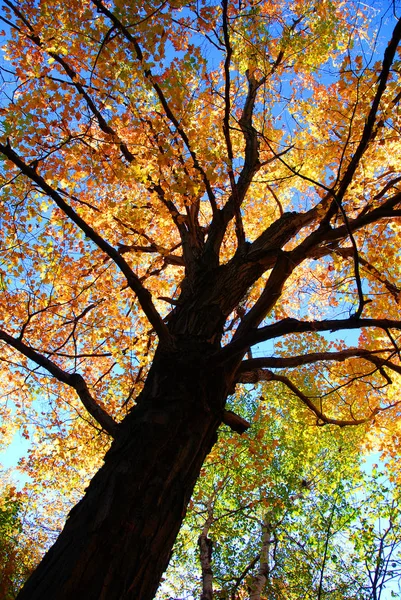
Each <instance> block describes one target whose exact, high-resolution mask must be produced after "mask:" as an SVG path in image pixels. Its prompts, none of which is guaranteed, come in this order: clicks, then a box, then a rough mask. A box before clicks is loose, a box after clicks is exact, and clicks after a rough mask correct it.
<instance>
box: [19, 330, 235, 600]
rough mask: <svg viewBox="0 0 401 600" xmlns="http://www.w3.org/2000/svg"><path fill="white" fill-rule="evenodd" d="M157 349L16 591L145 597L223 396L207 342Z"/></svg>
mask: <svg viewBox="0 0 401 600" xmlns="http://www.w3.org/2000/svg"><path fill="white" fill-rule="evenodd" d="M179 346H180V347H179V348H176V349H175V350H174V351H172V350H169V351H168V352H167V351H163V350H161V349H160V348H159V349H158V351H157V352H156V356H155V359H154V362H153V366H152V368H151V370H150V373H149V376H148V379H147V382H146V385H145V388H144V390H143V392H142V393H141V395H140V396H139V398H138V403H137V405H136V406H135V407H134V409H133V410H132V411H131V412H130V414H129V415H128V416H127V417H126V418H125V420H124V421H123V423H122V424H121V426H120V431H119V435H118V436H117V438H116V439H115V440H114V442H113V444H112V447H111V449H110V450H109V451H108V453H107V454H106V457H105V462H104V465H103V467H102V468H101V469H100V470H99V472H98V473H97V474H96V475H95V477H94V478H93V480H92V481H91V483H90V485H89V487H88V489H87V491H86V494H85V496H84V498H83V499H82V500H81V501H80V502H79V503H78V504H77V506H76V507H74V508H73V510H72V511H71V513H70V515H69V517H68V519H67V522H66V525H65V527H64V529H63V531H62V533H61V534H60V536H59V538H58V540H57V541H56V543H55V544H54V546H53V547H52V548H51V549H50V550H49V552H48V553H47V554H46V556H45V557H44V559H43V561H42V562H41V564H40V565H39V567H38V569H37V570H36V571H35V572H34V573H33V575H32V576H31V578H30V579H29V580H28V582H27V583H26V585H25V586H24V588H23V590H22V591H21V592H20V594H19V595H18V600H28V599H29V600H44V599H45V598H46V599H47V598H48V599H51V600H71V599H72V598H74V600H80V599H82V600H84V599H85V600H117V599H118V600H129V599H131V600H151V599H152V598H153V597H154V595H155V593H156V590H157V587H158V584H159V581H160V578H161V576H162V573H163V571H164V570H165V569H166V567H167V565H168V561H169V558H170V554H171V548H172V546H173V543H174V540H175V538H176V535H177V533H178V531H179V528H180V525H181V522H182V520H183V517H184V515H185V512H186V507H187V504H188V502H189V499H190V496H191V494H192V491H193V488H194V485H195V482H196V480H197V478H198V476H199V472H200V469H201V466H202V463H203V461H204V459H205V457H206V455H207V454H208V453H209V451H210V449H211V448H212V446H213V444H214V443H215V441H216V439H217V435H216V431H217V428H218V426H219V424H220V422H221V415H222V410H223V406H224V403H225V399H226V397H227V384H226V382H225V377H224V373H223V372H222V371H217V370H216V371H211V370H210V367H209V366H208V364H207V358H208V356H210V354H211V353H212V352H213V351H214V350H215V347H212V345H210V344H207V343H205V342H204V343H201V342H198V341H195V342H194V341H192V342H190V343H189V342H186V344H183V343H182V342H180V344H179Z"/></svg>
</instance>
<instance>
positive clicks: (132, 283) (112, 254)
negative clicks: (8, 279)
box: [0, 144, 170, 343]
mask: <svg viewBox="0 0 401 600" xmlns="http://www.w3.org/2000/svg"><path fill="white" fill-rule="evenodd" d="M0 152H2V153H3V154H4V156H6V157H7V158H8V159H9V160H10V161H11V162H12V163H13V164H14V165H15V166H16V167H18V169H20V171H21V172H22V173H23V174H24V175H26V176H27V177H29V179H31V181H33V182H34V183H36V184H37V185H38V186H39V187H40V188H41V190H42V191H43V192H44V193H45V194H46V195H47V196H49V197H50V198H51V199H52V200H53V201H54V202H55V203H56V205H57V206H58V207H59V208H60V209H61V210H62V211H63V212H64V213H65V214H66V215H67V216H68V217H69V218H70V219H71V221H73V222H74V223H75V224H76V225H77V226H78V227H79V229H81V231H83V232H84V234H85V235H86V236H87V237H88V238H89V239H91V240H92V241H93V242H94V243H95V244H96V245H97V246H98V247H99V248H100V249H101V250H103V252H104V253H105V254H106V255H107V256H109V258H111V259H112V260H113V261H114V263H115V264H116V265H117V266H118V267H119V269H120V270H121V272H122V273H123V274H124V276H125V278H126V280H127V283H128V286H129V287H130V288H131V289H132V290H133V291H134V292H135V294H136V295H137V297H138V301H139V304H140V305H141V307H142V310H143V312H144V313H145V315H146V316H147V318H148V320H149V322H150V323H151V325H152V326H153V327H154V329H155V331H156V333H157V334H158V336H159V339H160V341H163V342H165V343H169V342H170V334H169V333H168V330H167V327H166V325H165V324H164V323H163V320H162V319H161V317H160V315H159V313H158V312H157V310H156V308H155V306H154V304H153V302H152V297H151V294H150V292H149V291H148V290H147V289H146V288H145V287H144V286H143V285H142V283H141V282H140V280H139V279H138V277H137V276H136V275H135V273H134V272H133V271H132V269H131V267H130V266H129V265H128V263H127V262H126V261H125V260H124V258H123V257H122V256H121V254H120V253H119V252H118V250H116V249H115V248H114V247H113V246H111V244H109V243H108V242H107V241H106V240H105V239H104V238H102V237H101V236H100V235H99V234H98V233H96V231H95V230H94V229H92V227H91V226H90V225H88V223H86V221H84V219H82V217H80V216H79V215H78V214H77V213H76V212H75V210H74V209H73V208H72V207H71V206H70V205H69V204H67V203H66V202H65V200H64V199H63V198H62V197H61V196H60V194H59V193H58V192H57V191H56V190H55V189H54V188H52V187H51V186H50V185H49V184H48V183H47V182H46V181H45V179H43V177H41V176H40V175H39V174H38V173H37V172H36V170H35V169H33V168H32V167H30V166H29V165H27V164H26V163H25V162H24V161H23V160H22V159H21V157H20V156H19V155H18V154H17V153H16V152H15V151H14V150H13V149H12V148H11V146H10V145H9V144H7V145H6V146H4V145H3V144H0Z"/></svg>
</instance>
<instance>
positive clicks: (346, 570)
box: [157, 385, 401, 600]
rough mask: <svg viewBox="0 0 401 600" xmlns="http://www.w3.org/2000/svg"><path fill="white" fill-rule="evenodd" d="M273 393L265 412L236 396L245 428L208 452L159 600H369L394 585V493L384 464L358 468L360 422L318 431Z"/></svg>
mask: <svg viewBox="0 0 401 600" xmlns="http://www.w3.org/2000/svg"><path fill="white" fill-rule="evenodd" d="M280 388H282V386H280V385H278V386H276V389H270V390H269V389H266V390H264V394H266V400H267V399H268V406H269V409H268V411H267V410H266V409H265V410H263V411H260V408H258V407H257V406H258V402H257V399H256V398H255V397H252V396H250V397H245V398H244V397H239V398H237V399H236V401H235V407H236V408H237V409H241V412H242V413H243V414H246V416H247V417H248V418H249V420H250V421H252V430H251V431H250V432H249V433H248V434H247V435H246V436H243V437H241V438H239V437H237V438H232V436H231V435H230V432H229V430H227V429H225V430H222V432H221V434H220V439H219V442H218V443H217V444H216V445H215V446H214V448H213V450H212V452H211V453H210V454H209V456H208V458H207V460H206V462H205V464H204V467H203V469H202V477H201V479H200V480H199V482H198V484H197V486H196V488H195V492H194V496H193V498H192V500H191V503H190V509H189V511H188V514H187V516H186V518H185V521H184V524H183V527H182V529H181V531H180V534H179V536H178V540H177V542H176V545H175V551H174V553H173V557H172V560H171V563H170V567H169V569H168V570H167V573H166V574H165V575H164V577H163V584H162V585H161V587H160V590H159V594H158V596H157V598H160V600H163V599H166V600H167V599H168V598H171V597H174V598H180V599H181V598H199V597H202V598H203V597H205V598H211V599H212V598H225V599H227V600H238V599H240V598H251V599H255V600H260V598H266V597H267V598H272V599H273V598H274V599H275V600H279V599H282V600H291V599H292V598H293V599H294V600H297V599H298V598H299V597H300V596H301V597H302V598H305V599H309V598H310V599H311V600H316V599H317V598H336V599H338V600H340V599H341V600H346V599H347V600H351V599H355V598H358V599H359V600H363V599H366V600H368V599H371V598H374V597H375V594H376V597H377V598H379V597H380V593H381V594H383V596H382V597H383V598H389V597H390V595H389V594H391V592H392V591H393V592H394V594H396V591H397V590H398V589H399V584H400V576H401V571H400V558H401V555H400V550H401V531H400V528H399V519H400V511H399V508H398V502H399V492H398V489H397V487H396V486H394V485H392V484H391V483H390V482H389V481H388V478H387V477H386V475H385V467H384V465H383V464H381V472H380V471H379V470H378V469H377V468H374V469H373V471H372V472H370V473H367V472H366V468H365V467H364V464H363V462H362V463H361V458H360V444H361V442H362V440H363V438H364V429H365V427H364V426H360V427H358V428H355V429H353V430H352V431H350V430H349V429H348V430H344V429H339V428H336V427H335V426H327V427H325V428H319V429H317V428H316V427H315V426H314V423H313V421H312V420H311V418H310V415H308V414H307V413H306V411H305V410H303V409H302V407H300V406H299V405H298V403H297V402H294V400H293V399H292V398H291V396H290V394H289V393H288V392H286V391H285V389H280ZM294 424H296V428H294ZM272 448H275V449H276V452H275V453H274V454H272ZM198 538H199V539H198ZM206 538H207V543H205V544H204V546H205V547H207V549H208V553H207V554H206V552H205V553H204V554H203V553H202V548H203V547H204V546H203V543H204V540H206ZM205 556H206V560H205V558H204V557H205ZM202 589H203V596H202ZM395 597H396V595H395Z"/></svg>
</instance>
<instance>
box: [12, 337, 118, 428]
mask: <svg viewBox="0 0 401 600" xmlns="http://www.w3.org/2000/svg"><path fill="white" fill-rule="evenodd" d="M0 340H2V341H3V342H5V343H6V344H8V345H9V346H11V347H12V348H14V349H15V350H17V351H18V352H20V353H21V354H23V355H24V356H26V357H27V358H28V359H29V360H32V361H33V362H35V363H36V364H37V365H39V366H40V367H43V368H44V369H46V371H48V372H49V373H50V374H51V375H53V377H55V378H56V379H57V380H58V381H61V382H62V383H65V384H67V385H69V386H70V387H72V388H74V390H75V391H76V392H77V394H78V396H79V398H80V400H81V402H82V404H83V405H84V406H85V408H86V410H87V411H88V413H89V414H90V415H91V416H92V417H93V418H94V419H95V421H97V423H99V425H100V426H101V427H102V428H103V429H104V430H105V431H107V433H108V434H109V435H111V436H112V437H115V436H116V434H117V427H118V424H117V423H116V421H114V419H113V418H112V417H111V416H110V415H109V414H108V413H107V412H106V411H105V410H103V408H102V407H101V406H99V404H98V403H97V402H96V401H95V400H94V398H93V397H92V396H91V394H90V392H89V390H88V387H87V385H86V382H85V380H84V378H83V377H82V375H80V374H79V373H68V372H67V371H64V370H63V369H61V368H60V367H59V366H58V365H56V363H54V362H53V361H51V360H50V359H49V358H47V357H46V356H44V355H43V354H39V352H37V351H36V350H33V348H31V347H30V346H28V345H27V344H25V343H24V342H23V341H21V340H20V339H17V338H14V337H12V336H11V335H9V334H8V333H6V332H5V331H2V330H0Z"/></svg>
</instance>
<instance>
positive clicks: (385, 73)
mask: <svg viewBox="0 0 401 600" xmlns="http://www.w3.org/2000/svg"><path fill="white" fill-rule="evenodd" d="M400 41H401V19H400V20H398V22H397V24H396V26H395V27H394V31H393V35H392V38H391V40H390V42H389V44H388V46H387V48H386V50H385V52H384V57H383V62H382V69H381V72H380V75H379V78H378V86H377V90H376V94H375V97H374V98H373V101H372V104H371V107H370V111H369V114H368V116H367V118H366V121H365V126H364V128H363V132H362V137H361V140H360V142H359V144H358V147H357V149H356V151H355V153H354V155H353V157H352V159H351V162H350V163H349V165H348V167H347V169H346V171H345V173H344V175H343V177H342V178H341V184H340V186H339V189H338V191H337V192H336V201H337V202H341V201H342V199H343V197H344V195H345V192H346V191H347V189H348V186H349V185H350V183H351V181H352V179H353V176H354V174H355V171H356V169H357V168H358V165H359V162H360V160H361V158H362V156H363V154H364V152H365V150H366V148H367V147H368V144H369V142H370V140H371V139H372V138H373V137H374V136H375V134H376V128H375V122H376V116H377V113H378V110H379V105H380V101H381V99H382V96H383V94H384V92H385V90H386V87H387V81H388V78H389V74H390V69H391V65H392V63H393V60H394V57H395V54H396V52H397V48H398V45H399V43H400Z"/></svg>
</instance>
